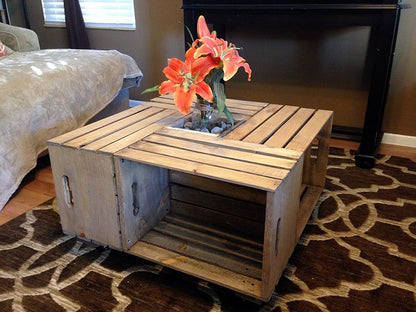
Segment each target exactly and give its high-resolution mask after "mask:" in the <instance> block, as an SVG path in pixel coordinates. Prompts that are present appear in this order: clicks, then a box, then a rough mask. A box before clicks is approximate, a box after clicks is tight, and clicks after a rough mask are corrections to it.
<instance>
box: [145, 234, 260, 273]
mask: <svg viewBox="0 0 416 312" xmlns="http://www.w3.org/2000/svg"><path fill="white" fill-rule="evenodd" d="M141 241H143V242H146V243H150V244H153V245H155V246H158V247H162V248H165V249H167V250H170V251H173V252H177V253H179V254H182V255H184V256H187V257H192V258H193V259H197V260H201V261H204V262H207V263H210V264H214V265H217V266H219V267H222V268H224V269H227V270H230V271H233V272H235V273H239V274H244V275H245V276H248V277H251V278H256V279H259V278H260V277H261V264H258V263H256V262H254V261H250V260H247V259H244V258H243V257H239V256H236V255H233V254H230V253H224V252H222V251H220V250H218V249H213V248H211V247H206V246H204V245H202V244H199V243H194V242H193V241H192V242H191V241H188V240H186V239H182V238H180V237H178V236H177V235H176V236H173V235H169V234H165V233H161V232H159V231H156V230H153V231H151V232H149V233H148V234H147V235H146V236H144V237H143V238H142V239H141Z"/></svg>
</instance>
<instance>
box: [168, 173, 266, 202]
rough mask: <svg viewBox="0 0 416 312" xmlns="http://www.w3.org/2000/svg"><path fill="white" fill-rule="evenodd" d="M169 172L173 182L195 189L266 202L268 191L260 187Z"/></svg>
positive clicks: (245, 199)
mask: <svg viewBox="0 0 416 312" xmlns="http://www.w3.org/2000/svg"><path fill="white" fill-rule="evenodd" d="M169 174H170V182H171V183H177V184H181V185H186V186H190V187H192V188H194V189H199V190H204V191H206V192H210V193H215V194H218V195H222V196H227V197H230V198H236V199H239V200H244V201H246V202H250V203H256V204H260V205H265V204H266V193H265V192H264V191H261V190H258V189H254V188H251V187H246V186H242V185H236V184H232V183H227V182H223V181H218V180H212V179H208V178H204V177H199V176H195V175H192V174H189V173H183V172H178V171H174V170H170V171H169Z"/></svg>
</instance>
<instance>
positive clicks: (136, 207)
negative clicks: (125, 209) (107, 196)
mask: <svg viewBox="0 0 416 312" xmlns="http://www.w3.org/2000/svg"><path fill="white" fill-rule="evenodd" d="M131 192H132V196H133V215H134V216H137V215H138V214H139V201H138V199H137V182H133V184H132V185H131Z"/></svg>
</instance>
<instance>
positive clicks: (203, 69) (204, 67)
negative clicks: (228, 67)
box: [192, 55, 221, 83]
mask: <svg viewBox="0 0 416 312" xmlns="http://www.w3.org/2000/svg"><path fill="white" fill-rule="evenodd" d="M220 65H221V60H220V59H214V58H213V57H211V55H207V56H206V57H200V58H197V59H196V60H195V61H194V62H193V64H192V75H193V76H197V77H196V83H199V82H201V81H203V80H204V78H205V76H206V75H208V73H209V72H210V71H211V69H213V68H216V67H219V66H220Z"/></svg>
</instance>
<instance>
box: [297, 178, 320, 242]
mask: <svg viewBox="0 0 416 312" xmlns="http://www.w3.org/2000/svg"><path fill="white" fill-rule="evenodd" d="M322 190H323V188H322V187H316V186H309V187H308V188H307V189H306V190H305V193H304V194H303V196H302V198H301V202H300V205H299V210H298V215H297V221H296V240H299V238H300V236H301V235H302V232H303V229H304V228H305V226H306V224H307V223H308V220H309V218H310V216H311V213H312V210H313V209H314V208H315V205H316V203H317V202H318V200H319V197H320V196H321V193H322Z"/></svg>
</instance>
